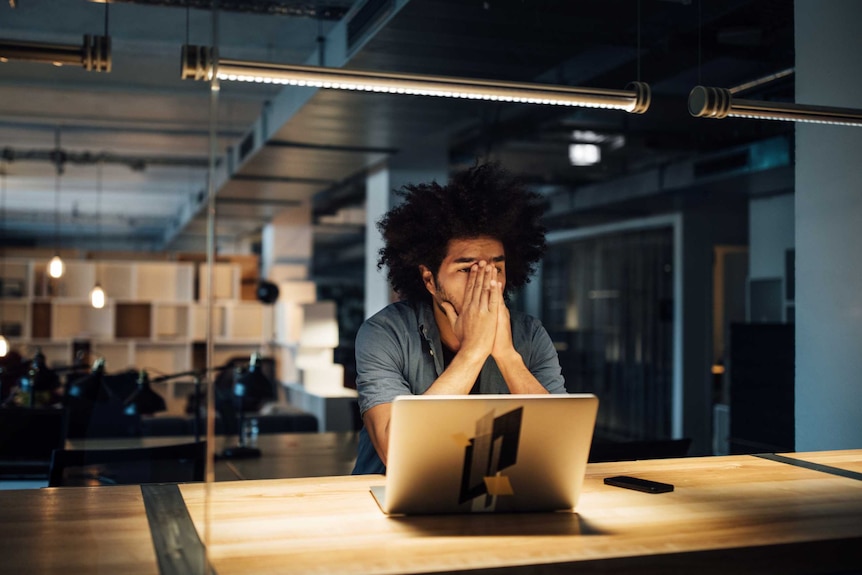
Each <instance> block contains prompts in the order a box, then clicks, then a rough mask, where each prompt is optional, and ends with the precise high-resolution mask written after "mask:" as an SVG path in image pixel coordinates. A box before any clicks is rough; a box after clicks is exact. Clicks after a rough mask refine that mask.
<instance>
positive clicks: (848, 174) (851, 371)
mask: <svg viewBox="0 0 862 575" xmlns="http://www.w3.org/2000/svg"><path fill="white" fill-rule="evenodd" d="M795 11H796V14H795V20H796V101H797V102H798V103H806V104H818V105H823V106H839V107H849V108H862V100H860V98H859V94H860V92H862V77H860V75H859V64H858V60H859V52H860V50H862V36H860V35H859V22H862V2H859V1H858V0H830V1H829V2H822V1H818V0H796V3H795ZM860 154H862V128H856V127H848V126H827V125H817V124H797V125H796V449H797V451H809V450H822V449H844V448H857V447H862V353H860V350H862V256H860V251H859V246H860V243H862V226H860V223H862V162H860V157H862V155H860Z"/></svg>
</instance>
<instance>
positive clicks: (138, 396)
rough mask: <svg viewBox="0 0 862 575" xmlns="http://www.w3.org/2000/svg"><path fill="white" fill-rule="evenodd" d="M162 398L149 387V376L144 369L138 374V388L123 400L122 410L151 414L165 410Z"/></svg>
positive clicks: (138, 413)
mask: <svg viewBox="0 0 862 575" xmlns="http://www.w3.org/2000/svg"><path fill="white" fill-rule="evenodd" d="M166 409H167V406H166V405H165V400H164V398H163V397H162V396H161V395H159V394H158V393H156V392H155V391H153V388H152V387H150V376H149V375H147V372H146V370H143V369H142V370H141V371H140V373H139V374H138V388H137V389H136V390H135V391H134V392H132V394H131V395H130V396H129V397H127V398H126V400H125V401H124V402H123V412H124V413H125V414H126V415H152V414H154V413H157V412H159V411H165V410H166Z"/></svg>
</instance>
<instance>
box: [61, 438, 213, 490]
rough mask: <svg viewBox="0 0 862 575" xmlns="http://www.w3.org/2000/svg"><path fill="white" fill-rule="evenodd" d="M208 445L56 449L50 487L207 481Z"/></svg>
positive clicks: (202, 443)
mask: <svg viewBox="0 0 862 575" xmlns="http://www.w3.org/2000/svg"><path fill="white" fill-rule="evenodd" d="M205 466H206V442H205V441H200V442H197V443H181V444H177V445H165V446H160V447H137V448H130V449H55V450H54V452H53V454H52V457H51V471H50V475H49V477H48V486H49V487H71V486H75V487H88V486H90V487H92V486H99V485H138V484H141V483H186V482H190V481H203V480H204V470H205Z"/></svg>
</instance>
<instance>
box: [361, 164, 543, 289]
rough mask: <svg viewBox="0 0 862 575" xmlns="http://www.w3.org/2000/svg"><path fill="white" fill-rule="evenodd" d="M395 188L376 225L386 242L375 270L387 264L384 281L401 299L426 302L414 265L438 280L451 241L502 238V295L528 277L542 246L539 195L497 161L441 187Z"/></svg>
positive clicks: (541, 211) (475, 168)
mask: <svg viewBox="0 0 862 575" xmlns="http://www.w3.org/2000/svg"><path fill="white" fill-rule="evenodd" d="M396 193H397V195H399V196H401V197H402V198H403V202H402V203H400V204H399V205H397V206H395V207H394V208H392V209H391V210H389V212H387V213H386V214H385V215H384V216H383V218H381V219H380V221H379V222H377V229H378V230H380V233H381V234H383V240H384V247H383V248H381V249H380V252H379V254H378V255H379V258H378V260H377V268H378V269H382V268H383V267H384V266H386V267H387V268H388V274H387V275H388V279H389V283H390V285H391V286H392V289H393V290H395V292H397V293H398V295H399V296H400V297H401V298H402V299H406V300H409V301H423V300H427V299H430V297H431V294H429V293H428V291H427V290H426V289H425V285H424V284H423V282H422V276H421V274H420V271H419V266H420V264H421V265H425V266H426V267H427V268H428V269H430V270H432V271H433V272H434V275H435V277H436V274H437V272H438V271H439V270H440V265H441V264H442V262H443V259H444V258H445V257H446V253H447V251H448V246H449V242H450V241H451V240H454V239H469V238H476V237H480V236H487V237H492V238H495V239H497V240H499V241H500V242H501V243H502V244H503V248H504V249H505V253H506V295H508V294H510V293H511V292H512V291H514V290H517V289H518V288H520V287H522V286H523V285H524V284H526V283H527V282H529V281H530V276H531V275H532V274H533V272H535V270H536V265H537V264H538V262H539V260H540V259H541V258H542V256H543V255H544V253H545V250H546V248H547V245H546V243H545V228H544V226H542V224H541V223H540V220H541V217H542V213H543V211H544V206H543V204H542V201H541V199H542V198H541V196H540V195H539V194H537V193H534V192H531V191H528V190H527V189H526V188H525V187H524V186H523V185H522V184H521V183H520V182H519V181H518V180H517V179H515V178H513V177H512V176H511V175H510V174H509V173H508V172H506V171H505V170H503V169H502V168H500V167H499V166H498V165H496V164H483V165H478V166H474V167H472V168H469V169H467V170H464V171H462V172H459V173H457V174H455V175H454V176H453V177H452V179H451V181H450V182H449V184H448V185H446V186H441V185H439V184H438V183H437V182H431V183H425V184H410V185H406V186H404V187H403V188H401V189H400V190H398V191H397V192H396Z"/></svg>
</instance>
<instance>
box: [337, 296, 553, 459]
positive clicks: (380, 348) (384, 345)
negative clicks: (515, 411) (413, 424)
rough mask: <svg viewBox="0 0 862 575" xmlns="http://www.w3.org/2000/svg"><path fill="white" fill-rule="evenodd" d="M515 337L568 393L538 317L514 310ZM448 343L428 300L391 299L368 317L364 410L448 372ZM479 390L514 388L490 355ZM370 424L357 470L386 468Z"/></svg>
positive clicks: (548, 385)
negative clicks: (445, 346) (445, 356)
mask: <svg viewBox="0 0 862 575" xmlns="http://www.w3.org/2000/svg"><path fill="white" fill-rule="evenodd" d="M511 321H512V342H513V343H514V345H515V349H516V350H517V351H518V353H520V354H521V357H522V358H524V364H525V365H526V366H527V369H529V370H530V373H532V374H533V376H534V377H535V378H536V379H537V380H538V381H539V383H541V384H542V385H543V386H544V387H545V389H547V390H548V391H549V392H550V393H565V392H566V388H565V382H564V380H563V376H562V374H561V370H560V362H559V359H558V358H557V350H556V349H555V348H554V344H553V342H552V341H551V338H550V336H549V335H548V332H547V331H545V328H544V327H543V326H542V324H541V322H539V320H537V319H536V318H534V317H531V316H528V315H525V314H522V313H518V312H511ZM444 369H445V366H444V365H443V344H442V342H441V341H440V332H439V331H438V329H437V321H436V320H435V319H434V312H433V310H432V309H431V305H430V304H429V303H425V302H422V303H418V304H413V303H409V302H405V301H400V302H396V303H393V304H390V305H388V306H386V307H385V308H383V309H382V310H380V311H379V312H378V313H376V314H375V315H373V316H372V317H370V318H368V319H367V320H365V322H364V323H363V324H362V326H361V327H360V328H359V332H358V333H357V334H356V389H357V391H358V392H359V411H360V413H362V414H363V415H364V414H365V412H366V411H368V410H369V409H371V408H372V407H374V406H376V405H380V404H383V403H391V402H392V400H393V399H395V398H396V397H397V396H399V395H411V394H412V395H422V394H424V393H425V392H426V391H427V390H428V388H429V387H431V384H433V383H434V382H435V381H436V380H437V378H438V377H439V376H440V375H441V374H442V373H443V370H444ZM479 393H509V387H508V386H507V385H506V381H505V380H504V379H503V375H502V374H501V373H500V370H499V368H498V367H497V364H496V363H495V362H494V360H493V358H491V357H489V358H488V359H487V361H486V362H485V365H484V366H483V367H482V371H481V372H480V374H479ZM385 472H386V467H385V466H384V465H383V462H382V461H381V460H380V458H379V457H378V456H377V452H376V451H375V449H374V445H373V444H372V443H371V437H370V436H369V435H368V431H367V430H366V429H365V427H363V428H362V430H361V431H360V433H359V447H358V452H357V458H356V466H355V467H354V469H353V473H354V474H366V473H385Z"/></svg>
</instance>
